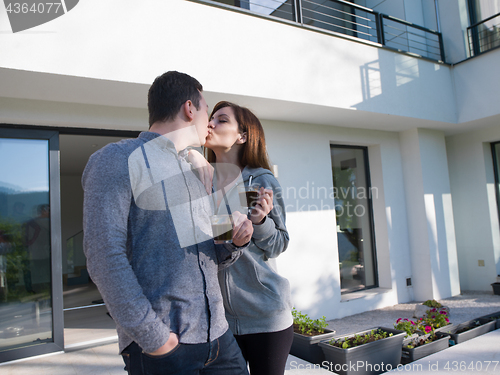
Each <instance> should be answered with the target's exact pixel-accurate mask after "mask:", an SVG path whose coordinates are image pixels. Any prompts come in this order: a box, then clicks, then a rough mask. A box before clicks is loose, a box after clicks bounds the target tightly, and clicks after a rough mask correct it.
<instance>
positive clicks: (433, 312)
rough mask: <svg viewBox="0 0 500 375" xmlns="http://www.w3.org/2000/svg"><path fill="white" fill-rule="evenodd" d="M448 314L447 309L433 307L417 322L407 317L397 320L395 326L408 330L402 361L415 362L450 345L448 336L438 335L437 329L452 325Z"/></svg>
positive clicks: (404, 362)
mask: <svg viewBox="0 0 500 375" xmlns="http://www.w3.org/2000/svg"><path fill="white" fill-rule="evenodd" d="M447 315H448V314H447V312H446V311H445V310H438V309H437V308H432V309H430V310H428V311H427V314H426V315H425V316H424V317H423V318H420V319H419V320H418V321H417V322H414V321H412V320H410V319H406V318H405V319H403V318H399V319H398V320H396V323H394V328H395V329H399V330H403V331H405V332H406V337H405V339H404V340H403V348H402V352H401V362H402V363H403V364H407V363H410V362H413V361H415V360H417V359H420V358H423V357H425V356H428V355H429V354H432V353H436V352H438V351H441V350H443V349H446V348H447V347H448V345H449V343H448V340H446V338H443V337H441V336H440V337H438V336H436V331H437V330H441V329H444V328H446V327H447V326H449V325H450V320H449V319H448V316H447Z"/></svg>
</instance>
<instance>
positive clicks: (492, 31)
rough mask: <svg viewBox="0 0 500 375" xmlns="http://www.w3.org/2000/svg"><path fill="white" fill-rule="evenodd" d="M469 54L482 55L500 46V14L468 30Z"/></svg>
mask: <svg viewBox="0 0 500 375" xmlns="http://www.w3.org/2000/svg"><path fill="white" fill-rule="evenodd" d="M467 39H468V41H469V54H470V56H471V57H473V56H477V55H480V54H482V53H484V52H487V51H490V50H492V49H494V48H497V47H499V46H500V13H497V14H495V15H493V16H491V17H489V18H486V19H485V20H482V21H481V22H478V23H476V24H474V25H472V26H469V27H468V28H467Z"/></svg>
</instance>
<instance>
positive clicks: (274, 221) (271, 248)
mask: <svg viewBox="0 0 500 375" xmlns="http://www.w3.org/2000/svg"><path fill="white" fill-rule="evenodd" d="M254 181H255V183H256V184H258V185H259V186H263V187H265V188H267V189H272V190H273V206H274V208H273V209H272V210H271V212H270V213H269V214H268V215H267V217H266V220H265V221H264V222H263V223H262V224H261V225H254V226H253V228H254V232H253V236H252V240H253V242H254V244H255V246H257V247H258V248H259V249H261V250H262V251H263V252H264V253H265V255H266V257H267V258H276V257H277V256H278V255H280V254H281V253H282V252H284V251H285V250H286V248H287V247H288V242H289V236H288V231H287V229H286V226H285V203H284V201H283V194H282V191H281V186H280V184H279V183H278V180H276V178H275V177H274V176H272V175H270V174H265V175H262V176H259V177H256V178H255V180H254Z"/></svg>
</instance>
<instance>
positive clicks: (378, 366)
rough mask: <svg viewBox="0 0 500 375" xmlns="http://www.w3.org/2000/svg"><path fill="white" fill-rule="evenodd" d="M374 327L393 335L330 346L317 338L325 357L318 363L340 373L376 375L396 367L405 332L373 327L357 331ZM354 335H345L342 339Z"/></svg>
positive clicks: (347, 374) (368, 331)
mask: <svg viewBox="0 0 500 375" xmlns="http://www.w3.org/2000/svg"><path fill="white" fill-rule="evenodd" d="M377 329H380V330H382V331H386V332H389V333H392V334H393V336H391V337H387V338H384V339H380V340H377V341H373V342H369V343H367V344H363V345H360V346H355V347H352V348H347V349H342V348H337V347H335V346H332V345H330V344H329V343H328V341H322V342H320V343H319V346H320V347H321V349H322V350H323V353H324V354H325V361H324V362H323V363H322V364H321V365H322V366H323V367H324V368H326V367H328V370H330V371H333V372H335V373H337V374H341V375H350V374H356V375H362V374H366V375H375V374H381V373H383V372H386V371H389V370H391V369H393V368H396V367H397V366H398V365H399V362H400V360H401V347H402V344H403V339H404V337H405V334H406V333H405V332H404V331H399V330H395V329H392V328H384V327H376V328H372V329H369V330H366V331H363V332H359V333H357V334H359V335H361V334H365V333H370V331H372V330H377ZM354 335H355V334H351V335H347V336H345V337H344V339H345V338H349V337H353V336H354Z"/></svg>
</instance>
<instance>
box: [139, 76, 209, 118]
mask: <svg viewBox="0 0 500 375" xmlns="http://www.w3.org/2000/svg"><path fill="white" fill-rule="evenodd" d="M201 91H203V86H202V85H201V83H200V82H198V81H197V80H196V79H195V78H193V77H191V76H189V75H187V74H184V73H180V72H176V71H169V72H166V73H164V74H162V75H161V76H159V77H156V79H155V80H154V82H153V84H152V85H151V87H150V88H149V92H148V110H149V127H151V125H153V124H154V123H155V122H156V121H168V120H173V119H175V116H176V115H177V113H178V112H179V110H180V108H181V106H182V105H183V104H184V103H185V102H186V101H187V100H191V101H192V102H193V104H194V106H195V107H196V109H200V100H201V95H200V92H201Z"/></svg>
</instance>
